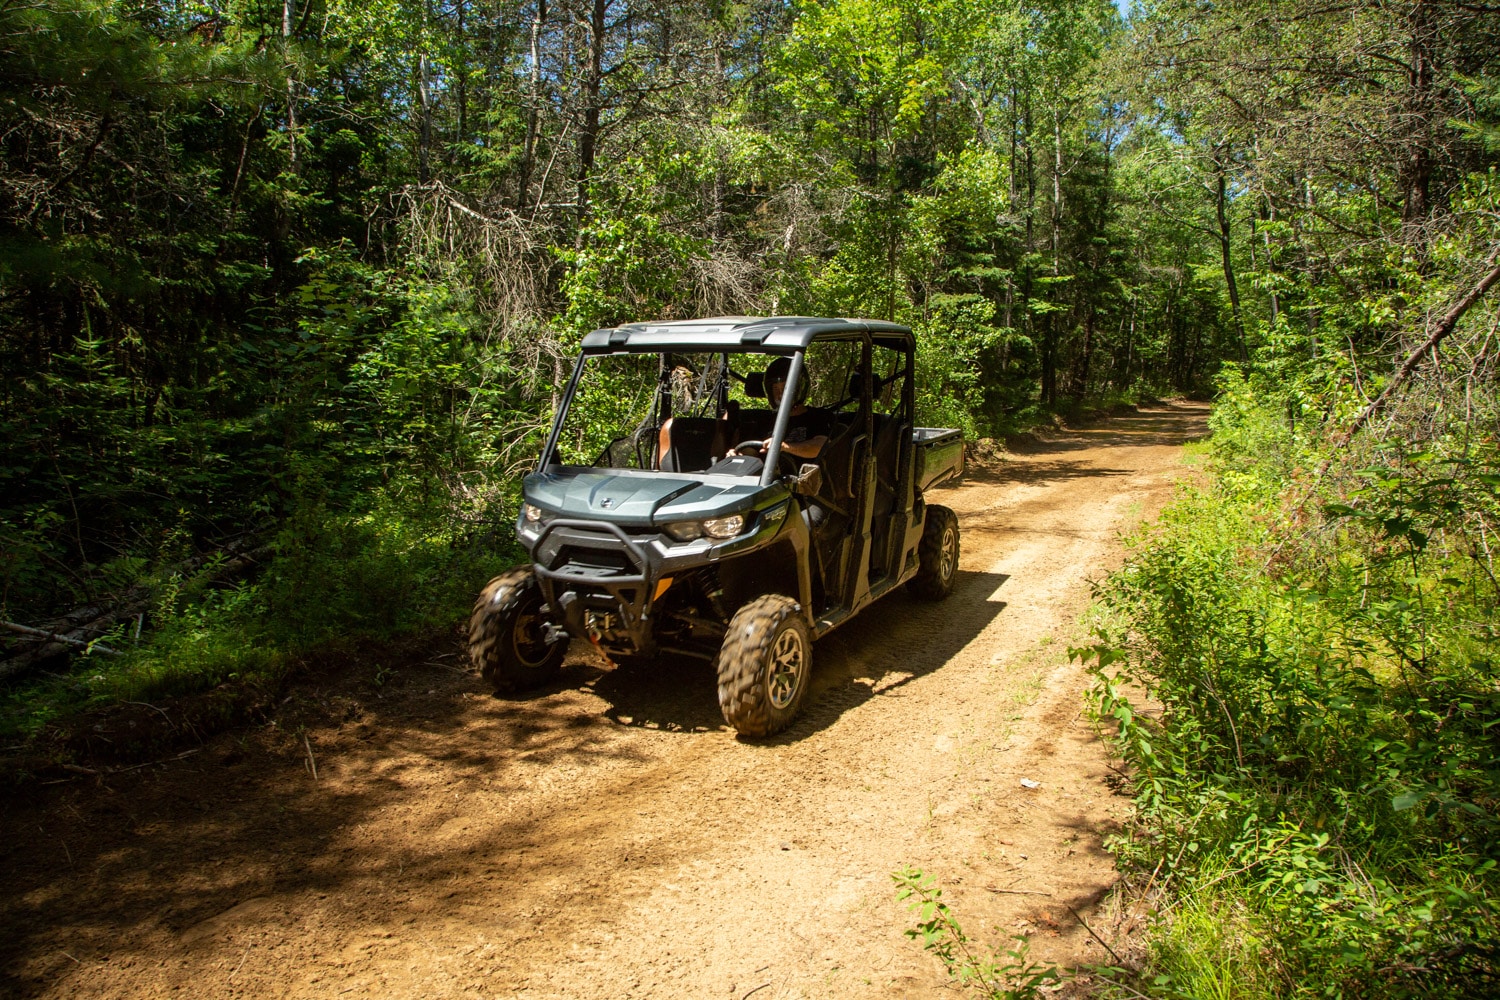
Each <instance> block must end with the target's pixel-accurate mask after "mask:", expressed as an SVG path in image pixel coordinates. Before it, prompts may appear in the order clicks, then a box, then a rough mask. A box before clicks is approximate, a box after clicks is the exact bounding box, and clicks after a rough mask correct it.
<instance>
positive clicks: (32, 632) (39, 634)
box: [0, 622, 120, 656]
mask: <svg viewBox="0 0 1500 1000" xmlns="http://www.w3.org/2000/svg"><path fill="white" fill-rule="evenodd" d="M0 627H4V628H8V629H10V630H11V631H12V632H19V633H21V634H22V635H28V636H31V637H33V638H37V639H50V640H51V641H53V642H65V643H67V644H68V645H70V646H82V647H84V648H86V649H88V648H89V647H90V646H92V648H91V649H90V650H89V651H90V652H95V653H103V654H104V655H106V656H119V655H120V652H119V650H116V649H111V648H110V647H108V646H106V645H104V644H103V643H99V642H96V643H90V642H88V641H86V640H84V639H74V638H70V637H69V636H66V635H58V634H57V633H56V632H48V631H47V630H46V629H41V628H32V627H31V626H29V625H20V624H18V623H16V622H0Z"/></svg>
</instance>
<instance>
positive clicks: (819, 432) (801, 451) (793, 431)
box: [761, 358, 833, 459]
mask: <svg viewBox="0 0 1500 1000" xmlns="http://www.w3.org/2000/svg"><path fill="white" fill-rule="evenodd" d="M791 367H792V359H791V358H777V359H776V360H775V361H772V362H771V363H770V364H769V365H767V366H766V374H765V380H766V396H767V397H769V398H770V401H771V408H772V409H773V410H779V409H780V408H781V397H782V396H783V395H785V394H786V378H787V373H788V372H789V371H790V370H791ZM800 382H801V384H800V385H799V386H798V387H797V399H796V401H795V402H794V403H793V405H792V412H791V414H790V416H791V419H790V420H788V421H787V425H786V437H785V438H783V439H782V442H781V451H782V453H783V454H786V455H795V456H796V457H797V458H810V459H815V458H817V457H818V453H819V452H820V451H822V450H823V446H824V445H825V444H827V443H828V435H829V434H831V433H832V432H833V411H832V410H825V409H823V408H822V407H821V406H807V405H805V404H804V402H803V401H804V400H805V399H806V398H807V387H808V378H807V369H806V368H805V367H804V368H803V369H802V378H801V380H800ZM770 448H771V439H770V438H766V439H765V441H763V442H761V450H762V452H768V451H769V450H770Z"/></svg>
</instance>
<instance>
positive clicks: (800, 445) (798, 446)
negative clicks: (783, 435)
mask: <svg viewBox="0 0 1500 1000" xmlns="http://www.w3.org/2000/svg"><path fill="white" fill-rule="evenodd" d="M827 443H828V435H827V434H819V435H818V436H817V437H810V438H808V439H807V440H806V441H797V442H795V443H794V442H791V441H783V442H781V450H782V451H783V452H785V453H787V454H788V455H796V456H797V457H798V458H817V457H818V453H819V452H821V451H822V450H823V446H824V445H825V444H827ZM770 447H771V441H770V439H769V438H767V439H766V448H767V450H769V449H770Z"/></svg>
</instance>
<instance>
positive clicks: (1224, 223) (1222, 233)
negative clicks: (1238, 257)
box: [1214, 157, 1250, 363]
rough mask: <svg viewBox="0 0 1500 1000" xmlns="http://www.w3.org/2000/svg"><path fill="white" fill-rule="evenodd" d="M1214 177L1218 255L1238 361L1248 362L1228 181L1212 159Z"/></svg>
mask: <svg viewBox="0 0 1500 1000" xmlns="http://www.w3.org/2000/svg"><path fill="white" fill-rule="evenodd" d="M1214 177H1215V180H1216V181H1217V189H1218V194H1217V197H1216V198H1215V199H1214V211H1215V212H1216V213H1217V214H1218V217H1219V257H1220V260H1221V261H1222V262H1223V265H1224V283H1225V284H1227V285H1228V286H1229V308H1230V311H1231V312H1233V313H1234V329H1235V333H1236V334H1237V335H1238V337H1239V344H1240V361H1241V362H1243V363H1249V361H1250V350H1249V348H1248V347H1247V346H1246V344H1245V320H1244V318H1243V317H1242V316H1241V314H1240V287H1239V285H1238V284H1236V283H1235V280H1234V258H1233V257H1232V255H1231V254H1230V248H1231V247H1230V242H1229V211H1228V205H1227V197H1228V196H1227V191H1226V188H1227V186H1228V181H1227V179H1226V178H1225V175H1224V164H1223V162H1222V161H1221V160H1219V159H1218V158H1217V157H1216V158H1215V159H1214Z"/></svg>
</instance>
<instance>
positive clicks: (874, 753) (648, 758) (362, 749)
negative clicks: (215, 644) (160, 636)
mask: <svg viewBox="0 0 1500 1000" xmlns="http://www.w3.org/2000/svg"><path fill="white" fill-rule="evenodd" d="M1205 417H1206V409H1205V408H1202V407H1190V406H1175V407H1164V408H1160V409H1156V410H1150V411H1143V412H1142V413H1140V414H1138V415H1133V416H1127V417H1121V418H1116V419H1113V420H1111V421H1109V422H1108V423H1106V424H1103V425H1100V426H1098V427H1095V428H1091V429H1086V430H1082V431H1073V432H1066V433H1059V434H1058V435H1056V436H1055V440H1052V441H1049V442H1048V443H1047V444H1045V445H1042V446H1039V447H1038V448H1036V449H1034V450H1033V451H1032V452H1031V453H1029V454H1025V455H1018V456H1015V457H1014V459H1013V460H1012V461H1009V462H1006V463H1005V464H1003V465H1000V466H997V467H995V468H992V469H980V470H974V471H973V473H972V474H971V475H970V477H969V479H968V481H967V482H966V483H965V484H964V485H963V486H961V487H959V488H957V489H954V490H948V491H943V492H942V493H941V494H938V495H934V497H933V500H934V502H939V503H944V504H946V505H948V506H951V507H953V508H954V509H955V510H956V511H957V512H958V514H959V519H960V525H961V529H962V532H963V537H962V543H963V556H962V560H961V563H960V566H961V570H960V579H959V581H958V585H957V588H956V590H955V592H954V594H953V595H952V596H951V597H950V598H949V599H948V600H947V601H946V602H944V603H942V604H938V605H926V604H921V603H919V602H915V601H912V600H910V599H909V598H907V597H906V596H905V595H896V596H892V597H889V598H886V599H885V600H884V601H882V602H881V603H879V604H877V605H875V606H874V607H872V608H871V609H869V610H867V611H866V612H864V613H863V614H862V615H861V616H860V617H859V618H858V619H856V620H855V621H854V622H852V623H851V624H850V625H848V626H846V627H845V628H844V629H842V630H840V631H839V632H836V633H834V634H833V635H831V636H829V637H827V638H825V639H824V640H822V641H820V642H819V643H818V644H817V646H816V647H815V650H814V663H815V668H814V669H815V675H814V687H813V690H812V691H811V692H810V695H809V698H808V700H807V702H806V704H805V706H804V710H803V716H802V718H801V719H799V720H798V722H797V723H796V724H795V725H794V726H793V727H792V729H791V730H790V731H788V732H787V733H784V734H782V735H781V736H779V737H777V738H774V739H771V740H767V741H760V742H746V741H740V740H737V739H735V738H734V737H733V736H732V734H730V733H729V732H728V731H727V730H726V729H725V728H724V727H723V725H722V721H721V720H720V718H719V716H718V711H717V707H716V704H715V696H714V681H713V677H712V673H711V671H709V670H708V669H706V668H705V666H704V665H703V664H701V663H695V662H692V661H687V662H675V661H674V662H663V663H661V664H658V665H655V666H653V667H650V668H644V667H632V668H619V669H607V665H605V664H603V663H601V662H598V661H595V660H591V659H589V658H588V657H586V656H581V657H576V658H572V659H570V661H569V666H568V667H567V668H566V669H565V672H564V677H563V679H562V681H561V682H560V683H559V684H558V685H557V686H556V687H555V688H554V689H551V690H549V691H548V692H545V693H544V694H543V695H541V696H540V697H536V698H533V699H530V700H505V699H497V698H493V697H490V696H489V695H487V694H486V693H484V692H483V690H482V689H481V687H480V685H479V682H478V679H477V678H475V677H473V676H472V675H470V674H469V673H468V672H467V671H464V670H459V669H456V668H454V667H453V666H452V665H453V664H454V663H455V662H456V660H455V659H454V658H453V657H451V656H445V657H444V658H439V659H436V660H435V661H434V663H432V664H430V665H429V666H428V667H427V668H426V669H425V671H424V672H420V673H417V674H414V675H412V676H411V677H409V678H407V679H406V680H405V682H404V687H402V688H400V689H399V690H395V691H392V690H390V689H389V688H384V689H382V688H375V687H372V686H371V685H370V684H369V683H368V676H367V675H361V676H358V677H351V678H345V679H344V680H343V681H333V682H330V683H328V684H327V685H324V686H321V687H319V686H313V685H309V686H305V687H304V688H302V689H299V692H298V694H297V695H296V697H295V698H294V700H293V701H292V703H291V704H289V705H287V706H285V707H284V708H283V710H282V713H281V715H280V716H279V717H278V722H277V723H276V724H273V725H271V726H268V727H265V728H263V729H260V730H256V731H252V732H247V733H240V734H234V735H226V736H224V737H221V738H219V739H217V740H214V741H212V742H211V744H210V746H209V747H208V749H207V750H206V752H205V753H203V754H201V755H199V756H198V757H195V758H191V759H189V760H187V761H183V762H180V763H178V764H174V765H172V766H171V767H168V768H163V769H150V768H148V769H143V770H142V771H140V772H135V773H133V774H131V775H129V776H124V775H122V776H118V777H116V778H112V779H111V780H110V782H109V790H101V789H98V788H92V787H85V786H82V785H80V786H77V787H64V788H62V789H57V790H50V791H44V792H42V793H40V794H38V795H37V797H36V798H35V800H34V801H31V802H27V803H18V804H17V807H16V808H14V809H8V810H7V814H6V818H5V820H4V821H3V827H0V832H3V836H4V844H3V846H0V851H3V852H4V853H3V857H0V861H3V864H4V865H5V868H6V871H7V873H8V874H7V875H6V882H7V890H8V891H7V893H6V896H5V901H4V903H3V906H0V940H4V942H5V943H4V944H3V945H0V948H3V949H4V954H3V965H0V976H3V977H4V978H3V979H0V988H3V990H4V992H7V993H15V994H17V995H36V996H61V995H68V996H125V995H129V996H140V997H153V996H159V995H165V994H168V993H172V992H183V991H186V992H190V993H196V994H207V995H236V994H244V995H251V996H285V997H322V996H361V995H389V994H399V995H409V996H414V997H417V996H433V997H437V996H443V997H448V996H459V995H462V996H485V997H490V996H499V997H513V996H516V997H519V996H524V997H537V998H541V997H568V998H573V997H580V998H581V997H595V996H604V995H608V996H621V997H647V996H656V997H684V996H692V997H698V996H704V997H708V996H723V997H741V996H743V995H744V994H746V993H747V992H749V991H751V990H757V988H759V989H758V990H757V992H756V993H755V996H756V997H757V998H760V1000H770V998H773V997H788V998H789V997H809V998H812V997H864V996H913V997H921V996H940V995H941V996H949V995H951V990H949V989H947V988H946V987H947V984H946V979H945V977H944V976H943V974H942V971H941V969H940V968H939V967H938V966H937V963H936V962H935V961H934V960H933V959H931V958H930V957H929V956H927V955H925V954H924V953H923V952H922V951H921V949H920V948H919V947H918V946H917V945H916V944H914V943H912V942H911V941H909V940H907V939H906V938H905V937H904V935H903V933H902V931H903V929H904V928H905V927H906V926H908V925H909V924H908V915H907V914H906V912H905V911H904V909H903V908H902V907H901V906H900V905H898V904H897V903H896V902H895V901H894V897H893V892H892V886H891V882H890V878H889V874H890V872H891V871H893V870H894V869H896V868H898V867H900V866H901V865H903V864H916V865H918V866H919V867H922V868H923V869H925V870H926V871H928V872H929V873H931V874H933V875H936V876H937V877H938V878H939V880H940V881H941V882H942V883H943V885H944V888H945V898H946V899H947V900H948V901H949V902H950V904H951V905H953V907H954V909H955V911H956V913H957V914H958V916H959V918H960V920H961V921H962V922H963V923H964V926H965V929H966V930H967V931H969V932H970V934H971V935H973V936H974V937H976V938H979V939H981V940H982V941H984V942H985V943H987V944H990V945H999V946H1002V950H1003V947H1005V946H1008V936H1009V935H1010V934H1011V933H1016V932H1022V931H1025V932H1029V933H1032V934H1033V945H1032V951H1033V955H1034V956H1035V957H1038V958H1042V959H1047V960H1052V961H1060V962H1071V961H1080V960H1097V959H1098V958H1100V957H1101V956H1099V955H1097V954H1095V953H1093V952H1092V950H1091V948H1092V946H1091V945H1090V944H1089V942H1088V938H1087V936H1086V935H1085V934H1083V932H1082V931H1081V930H1080V929H1079V928H1078V927H1077V926H1076V924H1074V923H1073V922H1072V918H1071V917H1070V916H1069V915H1068V914H1067V910H1066V909H1065V908H1064V907H1065V906H1066V905H1071V906H1073V907H1075V908H1077V909H1079V910H1080V912H1084V913H1087V910H1088V908H1089V907H1090V906H1092V905H1094V904H1095V903H1096V902H1097V901H1098V899H1099V898H1100V897H1101V896H1102V895H1103V894H1104V892H1105V891H1107V889H1108V887H1109V885H1110V884H1111V883H1112V880H1113V873H1112V866H1111V864H1110V860H1109V858H1108V856H1107V855H1106V854H1104V852H1103V850H1102V846H1101V839H1102V836H1103V835H1104V834H1105V833H1106V832H1107V831H1108V829H1109V828H1110V826H1111V824H1112V823H1113V822H1114V818H1115V817H1117V816H1122V815H1123V814H1124V810H1125V807H1126V802H1125V801H1124V800H1123V799H1119V798H1117V797H1114V796H1112V795H1111V794H1110V792H1109V790H1108V789H1107V787H1106V786H1105V785H1104V783H1103V777H1104V775H1105V773H1106V765H1105V759H1104V752H1103V748H1102V746H1101V745H1100V744H1099V743H1098V742H1097V740H1095V739H1094V737H1093V735H1092V732H1091V730H1090V728H1089V726H1088V725H1087V724H1086V721H1085V720H1084V719H1083V718H1082V717H1081V702H1080V693H1081V691H1082V689H1083V677H1082V673H1081V670H1080V669H1079V668H1078V667H1077V666H1076V665H1072V664H1068V663H1066V662H1065V657H1064V656H1062V655H1061V653H1060V652H1059V650H1060V648H1061V647H1062V646H1063V645H1065V641H1066V638H1067V637H1066V634H1065V633H1066V630H1067V629H1069V628H1070V627H1071V624H1072V621H1073V619H1074V618H1075V617H1076V615H1077V614H1078V612H1079V611H1081V610H1082V609H1083V607H1085V606H1086V603H1087V599H1088V583H1087V581H1088V579H1090V578H1097V577H1099V576H1101V575H1102V574H1103V572H1105V571H1106V570H1107V569H1108V568H1110V567H1111V566H1113V565H1114V564H1116V562H1117V560H1118V555H1119V545H1118V541H1117V533H1118V531H1119V530H1120V529H1121V528H1122V527H1125V526H1128V525H1129V524H1131V523H1133V522H1134V521H1135V520H1136V519H1138V518H1139V517H1140V516H1142V515H1143V514H1149V513H1151V512H1153V511H1154V510H1155V509H1156V508H1157V507H1159V506H1160V504H1161V503H1162V502H1164V500H1165V499H1166V498H1167V497H1168V495H1169V493H1170V488H1171V487H1170V484H1171V481H1172V479H1173V477H1174V475H1175V474H1176V472H1177V470H1178V468H1179V465H1178V457H1179V455H1180V447H1179V445H1180V443H1181V442H1182V441H1183V440H1186V439H1187V438H1190V437H1196V436H1199V435H1201V434H1202V433H1203V424H1204V418H1205ZM299 728H300V729H301V730H302V731H301V732H299V731H298V730H299ZM304 734H305V735H306V737H307V743H306V745H305V746H304V744H303V742H302V739H301V737H302V735H304ZM307 750H310V751H311V752H312V753H314V754H315V759H316V761H317V766H318V771H319V776H318V780H316V781H314V780H313V778H312V775H311V773H310V771H311V769H310V767H308V766H306V761H305V757H306V752H305V751H307ZM1022 777H1027V778H1031V779H1034V780H1037V781H1040V782H1041V787H1040V788H1038V789H1035V790H1026V789H1023V788H1022V787H1021V786H1020V779H1021V778H1022ZM37 830H40V831H41V835H40V836H38V835H37V834H36V833H34V832H33V831H37ZM1022 893H1024V894H1022ZM1039 893H1046V894H1047V895H1037V894H1039Z"/></svg>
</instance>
